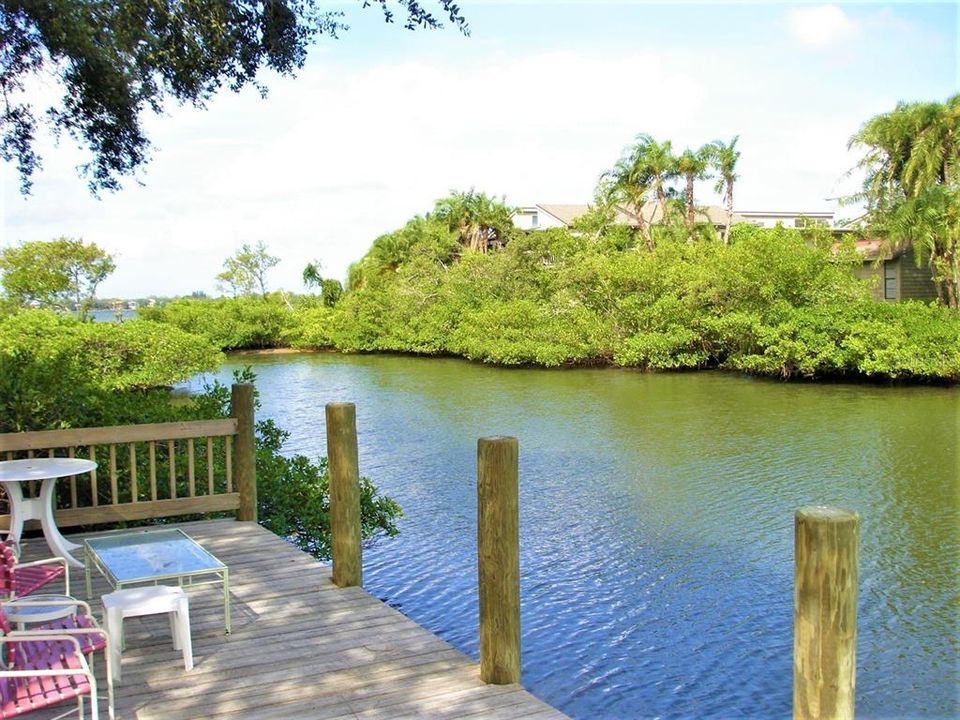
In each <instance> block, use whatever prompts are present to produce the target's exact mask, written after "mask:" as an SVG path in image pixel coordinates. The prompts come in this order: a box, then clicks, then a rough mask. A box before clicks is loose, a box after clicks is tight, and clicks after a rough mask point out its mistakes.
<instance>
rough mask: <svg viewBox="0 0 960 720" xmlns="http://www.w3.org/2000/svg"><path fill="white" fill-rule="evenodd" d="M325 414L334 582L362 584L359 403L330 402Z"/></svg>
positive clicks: (343, 584)
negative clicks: (358, 436) (358, 443)
mask: <svg viewBox="0 0 960 720" xmlns="http://www.w3.org/2000/svg"><path fill="white" fill-rule="evenodd" d="M326 417H327V461H328V468H329V473H330V530H331V535H332V542H331V551H332V554H333V582H334V583H336V584H337V585H338V586H339V587H350V586H358V587H359V586H362V585H363V557H362V549H361V546H360V466H359V461H358V453H357V410H356V406H355V405H354V404H353V403H330V404H328V405H327V406H326Z"/></svg>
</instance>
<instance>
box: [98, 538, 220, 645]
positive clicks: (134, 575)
mask: <svg viewBox="0 0 960 720" xmlns="http://www.w3.org/2000/svg"><path fill="white" fill-rule="evenodd" d="M83 555H84V573H85V575H86V581H87V597H88V598H89V597H91V596H92V594H93V588H92V583H91V580H92V578H91V571H92V569H93V568H96V569H97V570H98V571H99V572H100V574H101V575H103V576H104V577H105V578H106V579H107V582H108V583H109V584H110V586H111V587H112V588H113V589H114V590H120V589H122V588H125V587H130V586H133V585H161V584H164V583H165V582H172V581H176V583H177V585H179V586H180V587H192V586H194V585H212V584H216V583H222V584H223V618H224V624H225V626H226V629H227V632H228V633H229V632H230V571H229V570H228V569H227V566H226V565H224V564H223V563H222V562H220V561H219V560H217V558H215V557H214V556H213V555H211V554H210V553H209V552H207V551H206V550H204V549H203V548H202V547H200V545H199V544H197V542H196V541H195V540H194V539H193V538H191V537H190V536H189V535H187V534H186V533H185V532H183V531H182V530H178V529H172V530H141V531H139V532H130V533H121V534H119V535H105V536H103V537H98V538H90V539H88V540H84V541H83Z"/></svg>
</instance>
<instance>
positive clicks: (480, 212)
mask: <svg viewBox="0 0 960 720" xmlns="http://www.w3.org/2000/svg"><path fill="white" fill-rule="evenodd" d="M433 214H434V217H436V218H438V219H440V220H445V221H446V222H447V224H448V225H449V227H450V229H451V230H456V231H457V234H458V235H459V236H460V243H461V244H462V245H464V246H465V247H467V248H469V249H470V250H472V251H474V252H479V253H485V252H486V251H487V249H488V248H489V247H491V246H492V247H497V246H498V245H503V244H504V243H505V242H506V237H507V235H508V234H509V232H510V229H511V228H512V227H513V220H512V219H511V210H510V208H508V207H507V206H506V205H505V204H504V203H503V199H502V198H501V199H500V200H496V199H494V198H490V197H487V196H486V195H485V194H484V193H478V192H474V190H473V188H471V189H470V191H469V192H466V193H462V192H456V191H452V192H451V194H450V197H447V198H444V199H443V200H438V201H437V203H436V206H435V208H434V211H433Z"/></svg>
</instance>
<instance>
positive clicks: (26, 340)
mask: <svg viewBox="0 0 960 720" xmlns="http://www.w3.org/2000/svg"><path fill="white" fill-rule="evenodd" d="M221 359H222V358H221V355H220V353H219V352H217V351H216V350H215V349H214V348H212V347H210V346H209V344H208V343H207V342H206V341H205V340H203V339H202V338H200V337H197V336H195V335H191V334H189V333H186V332H183V331H182V330H179V329H177V328H174V327H169V326H164V325H159V324H157V323H152V322H149V321H143V320H133V321H130V322H126V323H122V324H119V325H118V324H113V323H81V322H78V321H77V320H75V319H74V318H72V317H69V316H64V315H57V314H56V313H53V312H50V311H45V310H25V311H22V312H19V313H17V314H15V315H11V316H8V317H5V318H3V319H0V432H11V431H20V430H28V429H32V428H38V427H42V428H56V427H70V426H77V425H81V426H82V425H88V424H91V423H99V422H105V423H106V424H119V423H125V422H132V421H134V418H136V417H138V415H137V413H136V409H135V406H136V405H137V404H138V403H141V404H143V405H144V406H148V405H151V403H152V397H151V394H152V390H151V388H155V387H158V386H166V385H171V384H173V383H175V382H178V381H180V380H183V379H184V378H187V377H190V376H191V375H193V374H195V373H198V372H202V371H205V370H210V369H213V368H214V367H216V366H217V365H218V364H219V362H220V361H221ZM118 391H120V394H121V395H122V396H123V398H124V401H122V402H114V401H113V400H112V397H113V395H114V394H115V393H117V392H118ZM141 422H146V420H141Z"/></svg>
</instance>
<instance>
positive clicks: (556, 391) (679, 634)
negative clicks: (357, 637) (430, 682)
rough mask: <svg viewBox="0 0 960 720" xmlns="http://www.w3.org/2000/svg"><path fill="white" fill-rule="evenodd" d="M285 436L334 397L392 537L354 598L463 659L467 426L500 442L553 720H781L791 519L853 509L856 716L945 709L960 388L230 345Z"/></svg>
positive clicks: (471, 464) (307, 437) (957, 553)
mask: <svg viewBox="0 0 960 720" xmlns="http://www.w3.org/2000/svg"><path fill="white" fill-rule="evenodd" d="M248 363H249V364H251V365H253V367H254V370H255V371H256V372H257V373H258V375H259V380H258V385H259V388H260V391H261V394H262V401H263V406H262V409H261V415H262V416H268V417H272V418H274V419H276V420H277V421H278V422H279V424H280V425H281V426H282V427H285V428H287V429H289V430H290V431H291V432H292V437H291V441H290V450H291V451H298V452H304V453H307V454H310V455H321V454H324V452H325V451H324V442H325V440H324V439H325V428H324V424H323V423H324V418H323V405H324V404H325V403H327V402H334V401H349V402H354V403H356V405H357V415H358V432H359V438H360V463H361V471H362V472H363V474H365V475H368V476H370V477H371V478H372V479H373V480H374V481H375V482H376V483H377V484H378V485H379V486H380V488H381V489H382V490H383V491H384V492H386V493H388V494H390V495H392V496H393V497H395V498H396V499H397V500H398V501H399V502H400V503H401V505H402V506H403V508H404V510H405V512H406V517H405V519H404V520H403V521H402V523H401V535H400V537H398V538H396V539H393V540H384V541H381V542H379V543H377V544H375V545H374V546H373V547H372V548H369V549H367V550H366V552H365V557H364V564H365V580H366V586H367V588H368V589H369V590H370V591H371V592H373V593H375V594H377V595H378V596H380V597H382V598H383V599H384V600H385V601H386V602H389V603H390V604H391V605H394V606H395V607H398V608H399V609H401V610H402V611H403V612H405V613H407V614H408V615H410V616H411V617H413V618H414V619H415V620H417V621H418V622H420V623H421V624H423V625H425V626H426V627H428V628H430V629H431V630H433V631H434V632H437V633H438V634H440V635H441V636H442V637H444V638H445V639H447V640H448V641H450V642H451V643H453V644H454V645H456V646H457V647H459V648H461V649H462V650H464V651H465V652H468V653H471V654H473V655H476V654H477V619H476V618H477V610H476V590H475V583H476V567H475V553H476V549H475V539H476V529H475V513H476V510H475V482H476V469H475V457H476V454H475V453H476V439H477V438H478V437H481V436H486V435H497V434H504V435H515V436H516V437H518V438H519V440H520V452H521V524H522V527H521V535H522V538H521V563H522V596H523V666H524V670H523V672H524V684H525V685H526V686H527V687H528V688H529V689H530V690H531V691H533V692H534V693H536V694H537V695H539V696H540V697H542V698H543V699H544V700H546V701H547V702H549V703H551V704H553V705H555V706H556V707H559V708H560V709H562V710H564V711H565V712H567V713H568V714H570V715H571V716H573V717H576V718H605V717H610V718H634V717H637V718H641V717H663V718H681V717H683V718H687V717H689V718H703V717H715V718H727V717H771V718H774V717H786V716H788V715H789V714H790V703H791V681H792V664H791V662H792V661H791V652H792V621H793V619H792V612H793V610H792V588H793V585H792V583H793V513H794V511H795V509H796V508H798V507H801V506H804V505H811V504H829V505H837V506H840V507H844V508H848V509H851V510H855V511H857V512H859V513H860V515H861V522H862V525H861V547H860V562H861V568H860V578H861V585H860V602H859V615H860V618H859V643H858V676H857V714H858V716H859V717H900V718H902V717H953V716H956V715H957V714H958V713H960V706H958V700H957V683H958V680H960V675H958V668H957V662H958V652H960V640H958V636H957V633H958V630H957V616H958V610H960V600H958V598H960V592H958V589H960V588H958V567H960V542H958V537H960V459H958V449H957V446H958V435H960V390H958V389H957V388H931V387H887V386H869V385H843V384H825V385H818V384H782V383H779V382H770V381H760V380H755V379H750V378H746V377H740V376H736V375H727V374H720V373H700V374H681V375H648V374H641V373H637V372H630V371H621V370H574V371H548V370H503V369H496V368H489V367H484V366H480V365H474V364H469V363H466V362H462V361H458V360H431V359H418V358H404V357H384V356H341V355H280V356H262V357H243V358H237V359H235V360H233V361H231V363H229V364H228V366H226V367H225V368H224V369H223V376H224V377H226V374H227V371H229V370H230V369H231V368H233V367H239V366H240V365H241V364H248Z"/></svg>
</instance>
